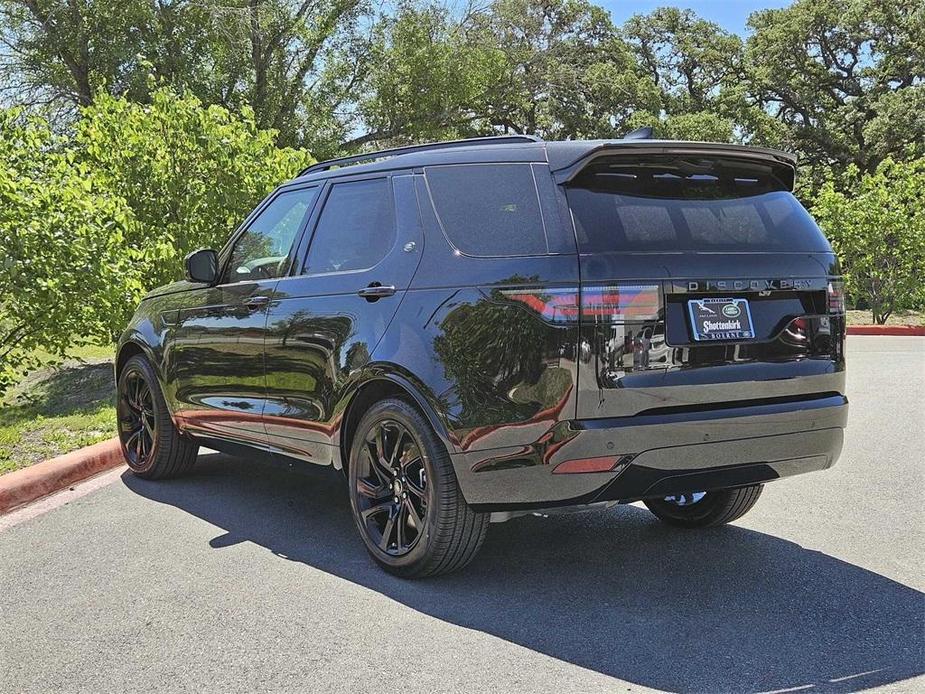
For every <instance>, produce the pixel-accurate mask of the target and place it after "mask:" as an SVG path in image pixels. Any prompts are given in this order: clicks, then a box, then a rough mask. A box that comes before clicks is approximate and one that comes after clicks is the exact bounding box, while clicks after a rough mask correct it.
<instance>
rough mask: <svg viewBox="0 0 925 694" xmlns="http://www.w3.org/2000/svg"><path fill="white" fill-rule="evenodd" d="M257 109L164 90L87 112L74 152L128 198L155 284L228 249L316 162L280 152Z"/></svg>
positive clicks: (104, 99) (133, 243) (133, 244)
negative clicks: (189, 261)
mask: <svg viewBox="0 0 925 694" xmlns="http://www.w3.org/2000/svg"><path fill="white" fill-rule="evenodd" d="M273 136H274V133H273V132H272V131H267V130H260V129H258V128H257V125H256V122H255V121H254V117H253V113H252V112H251V111H250V109H244V110H243V111H242V114H241V115H240V116H235V115H233V114H232V113H230V112H229V111H227V110H226V109H223V108H221V107H219V106H210V107H207V108H204V107H203V106H202V104H201V103H200V102H199V100H198V99H196V98H195V97H192V96H185V97H181V96H177V95H176V94H175V93H173V92H172V91H170V90H167V89H160V90H158V91H155V92H154V93H153V94H152V100H151V103H150V104H148V105H142V104H136V103H131V102H129V101H126V100H125V99H118V98H115V97H112V96H109V95H105V94H104V95H100V96H99V97H98V98H97V100H96V101H95V102H94V104H93V105H92V106H90V107H88V108H86V109H85V110H84V111H83V114H82V118H81V120H80V121H79V122H78V124H77V128H76V133H75V135H74V138H73V146H74V149H75V157H76V159H77V160H78V161H79V162H80V163H81V165H82V166H85V167H86V168H88V169H92V170H93V171H94V172H95V175H96V176H97V178H98V179H99V180H100V181H101V182H102V184H103V185H105V186H106V187H107V188H108V189H109V190H113V191H118V192H119V194H120V195H122V196H123V197H124V198H125V200H126V201H127V202H128V205H129V207H130V208H131V211H132V216H133V219H134V224H133V225H132V226H131V228H130V229H128V230H127V231H126V233H125V238H124V245H125V246H126V247H128V248H130V249H132V250H133V251H136V252H137V254H138V257H139V258H141V259H142V262H141V265H142V272H141V280H142V283H143V284H144V286H145V287H147V288H153V287H156V286H159V285H161V284H166V283H167V282H171V281H174V280H177V279H179V278H180V277H182V267H181V264H182V261H183V257H184V256H185V255H186V253H188V252H189V251H192V250H195V249H196V248H202V247H208V248H221V247H222V246H223V245H224V243H225V241H226V240H227V239H228V236H229V235H230V233H231V232H232V231H233V230H234V229H235V227H237V226H238V224H240V223H241V221H242V220H243V219H244V218H245V217H246V216H247V214H248V213H249V212H250V211H251V210H252V209H253V207H254V206H255V205H256V204H257V202H259V201H260V200H261V199H262V198H263V197H264V196H265V195H266V194H267V193H269V192H270V191H271V190H272V189H273V188H275V187H276V186H277V185H279V184H280V183H281V182H283V181H285V180H288V179H290V178H292V176H294V175H295V174H296V173H297V172H298V170H299V169H300V168H302V167H304V166H306V165H307V164H309V163H311V162H312V161H314V160H313V159H312V158H311V157H310V156H309V155H308V154H307V153H306V152H305V151H303V150H294V149H278V148H277V147H276V146H275V145H274V142H273V140H274V137H273Z"/></svg>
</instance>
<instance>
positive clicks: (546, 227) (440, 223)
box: [422, 161, 562, 258]
mask: <svg viewBox="0 0 925 694" xmlns="http://www.w3.org/2000/svg"><path fill="white" fill-rule="evenodd" d="M462 166H466V167H471V166H494V167H499V166H528V167H530V179H531V180H532V181H533V193H534V195H535V196H536V208H537V212H539V215H540V223H541V224H542V225H543V241H544V242H545V245H546V251H545V252H544V253H517V254H502V255H492V254H474V253H466V252H465V251H464V250H462V249H461V248H459V247H458V246H457V245H456V244H455V243H453V241H452V239H450V235H449V234H448V233H447V231H446V225H445V224H444V222H443V218H442V217H441V216H440V211H439V210H438V209H437V203H436V201H435V200H434V193H433V190H432V189H431V187H430V180H429V179H428V177H427V171H428V170H429V169H447V168H458V167H462ZM537 166H544V167H546V170H547V172H548V170H549V169H548V166H547V165H545V164H542V163H540V164H538V163H537V162H523V161H491V162H464V163H454V164H436V165H429V166H425V167H423V168H422V172H423V176H422V178H423V179H424V188H425V190H427V197H428V201H429V202H430V207H431V209H432V210H433V213H434V218H435V219H436V220H437V226H438V227H439V229H440V233H441V234H443V238H444V239H446V242H447V244H448V245H449V246H450V248H451V249H453V253H455V254H458V255H462V256H465V257H467V258H542V257H545V256H549V255H562V254H561V253H553V252H552V251H551V249H550V248H551V247H550V243H549V222H547V221H546V215H545V214H544V211H543V200H542V198H541V196H540V187H539V183H538V181H537V178H536V167H537Z"/></svg>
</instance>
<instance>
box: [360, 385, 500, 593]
mask: <svg viewBox="0 0 925 694" xmlns="http://www.w3.org/2000/svg"><path fill="white" fill-rule="evenodd" d="M347 472H348V480H349V485H350V487H349V492H350V507H351V510H352V511H353V519H354V522H355V523H356V526H357V530H359V532H360V537H361V538H362V540H363V544H364V545H366V550H367V551H368V552H369V554H370V555H371V556H372V558H373V559H374V560H375V561H376V563H378V564H379V565H380V566H381V567H382V568H384V569H385V570H386V571H389V572H391V573H393V574H396V575H397V576H402V577H404V578H417V577H422V576H434V575H437V574H443V573H448V572H450V571H455V570H456V569H460V568H462V567H463V566H465V565H466V564H468V563H469V562H470V561H472V559H473V557H475V554H476V552H478V549H479V547H481V545H482V541H483V540H484V539H485V533H486V531H487V529H488V514H485V513H476V512H475V511H473V510H472V509H471V508H469V505H468V504H467V503H466V500H465V499H464V498H463V495H462V492H461V491H460V489H459V483H458V481H457V479H456V473H455V471H454V470H453V464H452V462H451V460H450V456H449V454H448V453H447V449H446V446H445V445H444V443H443V442H442V441H441V440H440V439H439V438H438V437H437V435H436V434H435V433H434V430H433V428H432V427H431V425H430V422H429V421H428V420H427V419H426V418H425V417H424V416H423V415H422V414H421V412H420V411H419V410H418V409H417V408H416V407H415V406H414V405H412V404H411V403H409V402H407V401H405V400H402V399H398V398H389V399H387V400H382V401H380V402H378V403H376V404H374V405H372V406H371V407H370V408H369V410H367V411H366V413H365V414H364V415H363V417H362V419H360V422H359V424H358V425H357V428H356V431H355V432H354V434H353V436H352V437H351V445H350V459H349V462H348V471H347Z"/></svg>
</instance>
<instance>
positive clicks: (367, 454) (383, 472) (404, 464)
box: [357, 419, 430, 556]
mask: <svg viewBox="0 0 925 694" xmlns="http://www.w3.org/2000/svg"><path fill="white" fill-rule="evenodd" d="M363 443H364V445H363V447H362V449H361V451H360V456H359V460H358V461H357V463H358V464H359V466H360V467H359V469H358V470H357V472H358V473H359V474H358V477H357V493H358V498H357V508H358V510H359V513H360V517H361V518H362V519H363V522H364V523H365V527H366V533H367V535H368V536H369V538H370V539H371V540H372V541H373V542H374V543H375V544H376V545H377V546H378V547H379V549H380V550H382V551H383V552H385V553H386V554H390V555H392V556H402V555H405V554H407V553H408V552H410V551H411V550H412V548H413V547H414V546H415V544H417V542H418V540H420V538H421V535H422V533H423V532H424V523H425V519H426V518H427V508H428V506H429V505H430V498H429V497H430V492H429V489H428V486H427V471H426V469H425V467H424V458H423V454H422V453H421V448H420V446H419V445H418V443H417V441H416V440H415V438H414V435H413V434H412V433H411V432H410V431H409V430H408V428H407V427H405V426H404V425H402V424H401V423H399V422H397V421H395V420H390V419H383V420H381V421H379V422H377V423H376V425H375V426H374V427H372V428H371V429H370V430H369V431H368V432H367V434H366V437H365V440H364V442H363Z"/></svg>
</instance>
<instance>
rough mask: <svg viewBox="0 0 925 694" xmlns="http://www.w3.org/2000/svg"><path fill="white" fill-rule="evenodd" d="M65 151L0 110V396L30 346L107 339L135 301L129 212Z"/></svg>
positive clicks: (34, 125) (26, 121)
mask: <svg viewBox="0 0 925 694" xmlns="http://www.w3.org/2000/svg"><path fill="white" fill-rule="evenodd" d="M65 145H66V143H65V142H64V141H63V140H62V139H60V138H57V137H55V136H54V135H53V134H52V133H51V131H50V130H49V128H48V126H47V124H46V123H44V122H42V121H38V120H35V119H31V118H26V117H24V116H23V115H22V114H21V113H20V112H19V111H6V112H0V248H2V249H3V251H2V256H0V392H2V390H3V389H4V387H5V386H7V385H9V383H10V382H11V381H12V379H13V378H14V377H15V376H16V374H17V373H18V372H20V371H22V370H23V369H24V368H27V367H28V366H30V359H31V355H32V353H33V351H34V350H35V349H36V348H38V347H42V348H44V349H46V350H48V351H49V352H52V353H53V354H58V355H63V353H64V351H65V350H66V349H67V348H68V347H69V346H71V344H72V342H73V340H74V339H75V336H79V337H78V339H79V340H87V341H93V340H106V339H109V337H110V336H111V335H112V334H113V332H114V331H116V330H117V329H119V327H120V326H121V325H122V324H124V322H125V320H126V313H127V311H128V310H130V309H131V307H133V306H134V304H135V302H136V301H137V299H138V296H139V295H140V293H141V289H142V285H141V282H140V278H139V275H138V273H136V272H135V270H134V264H133V263H132V262H131V261H132V259H133V257H134V256H133V254H131V253H127V252H126V248H125V245H124V242H125V240H126V238H127V236H128V234H129V233H130V232H131V230H132V229H133V226H134V219H133V216H132V212H131V209H129V207H128V205H126V203H125V201H124V199H122V198H121V197H119V196H118V195H116V194H114V193H113V192H112V191H111V190H108V189H107V188H106V186H105V184H104V182H103V181H102V180H101V179H100V177H99V176H98V175H97V174H96V172H94V171H93V170H92V169H91V168H89V167H88V166H86V165H85V164H83V163H81V162H79V161H76V160H75V158H74V156H73V153H72V152H70V151H68V150H67V148H66V146H65Z"/></svg>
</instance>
